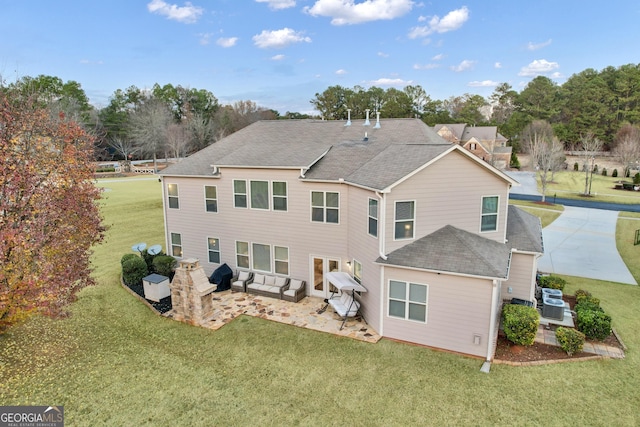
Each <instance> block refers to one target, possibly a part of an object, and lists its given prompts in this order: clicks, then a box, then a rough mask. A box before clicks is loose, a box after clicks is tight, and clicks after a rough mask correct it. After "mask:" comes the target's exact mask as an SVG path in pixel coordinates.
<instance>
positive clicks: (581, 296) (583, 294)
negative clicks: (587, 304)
mask: <svg viewBox="0 0 640 427" xmlns="http://www.w3.org/2000/svg"><path fill="white" fill-rule="evenodd" d="M574 295H575V297H576V304H579V303H580V302H581V301H583V300H585V299H587V298H591V297H592V295H591V292H589V291H586V290H584V289H578V290H577V291H576V292H575V294H574Z"/></svg>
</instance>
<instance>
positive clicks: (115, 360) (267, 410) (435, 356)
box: [0, 180, 640, 426]
mask: <svg viewBox="0 0 640 427" xmlns="http://www.w3.org/2000/svg"><path fill="white" fill-rule="evenodd" d="M101 185H103V186H105V187H107V188H109V189H110V191H108V192H106V193H105V196H106V199H105V202H104V205H103V212H104V216H105V222H106V223H107V224H108V225H110V228H109V231H108V235H107V241H106V242H105V244H103V245H102V246H100V247H98V248H96V251H95V256H94V262H95V273H94V274H95V277H96V278H97V279H98V282H99V284H98V286H95V287H92V288H88V289H85V290H84V291H82V293H81V294H80V296H79V299H78V301H77V302H76V303H74V304H73V307H72V311H73V315H72V316H71V317H69V318H66V319H62V320H50V319H43V318H35V319H33V320H31V321H29V322H28V323H26V324H24V325H22V326H20V327H17V328H14V329H12V330H10V332H9V333H7V334H5V335H4V336H0V378H1V379H2V380H1V381H0V405H18V404H20V405H26V404H37V405H64V406H65V415H66V421H67V425H69V426H89V425H109V426H111V425H114V426H123V425H126V426H142V425H149V426H165V425H166V426H174V425H182V426H212V425H220V426H223V425H224V426H227V425H234V426H236V425H240V426H245V425H246V426H256V425H278V426H280V425H322V426H325V425H343V424H350V425H363V426H365V425H366V426H388V425H402V426H406V425H488V426H494V425H503V426H514V425H638V424H639V423H640V411H638V402H640V391H639V390H638V384H637V381H635V380H634V379H635V378H637V372H638V370H639V369H640V357H639V356H638V352H637V350H638V348H640V335H639V334H638V333H637V330H638V329H639V328H640V316H639V315H638V313H639V312H640V288H639V287H637V286H627V285H620V284H615V283H608V282H600V281H593V280H585V279H577V278H573V277H566V279H567V280H568V281H569V284H568V288H567V290H568V291H569V292H573V291H575V289H577V288H585V289H588V290H590V291H591V292H593V294H594V295H595V296H597V297H598V298H600V299H601V300H602V306H603V307H604V308H605V309H606V310H607V311H608V312H609V313H610V314H611V315H612V316H613V319H614V326H615V327H616V329H617V330H618V331H619V332H620V334H621V335H622V337H623V339H624V340H625V343H626V344H627V346H628V348H629V351H628V353H627V357H626V359H624V360H602V361H591V362H575V363H564V364H554V365H546V366H534V367H522V368H517V367H510V366H504V365H493V366H492V368H491V373H490V374H489V375H486V374H483V373H481V372H480V371H479V369H480V365H481V364H482V361H481V360H478V359H472V358H468V357H463V356H459V355H455V354H448V353H444V352H438V351H432V350H429V349H426V348H422V347H418V346H413V345H407V344H401V343H396V342H391V341H388V340H384V339H383V340H382V341H380V342H379V343H377V344H368V343H363V342H359V341H355V340H351V339H348V338H340V337H336V336H333V335H329V334H325V333H321V332H315V331H310V330H305V329H301V328H297V327H294V326H288V325H283V324H279V323H275V322H269V321H266V320H262V319H257V318H251V317H240V318H238V319H236V320H235V321H233V322H231V323H230V324H228V325H226V326H225V327H223V328H222V329H220V330H219V331H216V332H213V331H209V330H205V329H202V328H198V327H193V326H188V325H185V324H181V323H178V322H174V321H172V320H168V319H165V318H162V317H160V316H157V315H155V314H153V313H152V312H151V311H150V310H149V309H148V308H147V307H146V306H144V305H143V304H142V303H140V302H139V301H138V300H137V299H135V298H134V297H132V296H131V295H130V294H129V293H128V292H127V291H125V290H124V289H122V288H121V287H120V285H119V283H118V277H119V260H120V257H121V256H122V254H123V253H127V252H130V251H131V249H130V246H131V245H132V244H134V243H137V242H140V241H145V242H147V243H148V244H153V243H162V244H163V246H164V241H163V237H162V236H163V233H162V227H163V225H162V213H161V195H160V184H159V183H158V182H157V180H156V181H148V180H147V181H145V180H140V181H135V182H130V181H127V182H108V183H107V182H105V183H102V184H101ZM625 235H626V234H625ZM634 275H635V276H636V278H638V274H637V271H636V272H634ZM452 309H455V308H453V307H452Z"/></svg>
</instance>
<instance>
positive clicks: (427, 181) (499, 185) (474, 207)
mask: <svg viewBox="0 0 640 427" xmlns="http://www.w3.org/2000/svg"><path fill="white" fill-rule="evenodd" d="M508 191H509V186H508V183H507V182H505V181H504V180H503V179H502V178H500V177H498V176H496V175H495V174H493V173H492V172H490V171H489V170H487V169H485V168H482V167H478V165H477V164H476V163H475V162H474V161H473V160H471V159H469V158H467V157H465V156H464V155H463V154H461V153H458V152H452V153H451V154H450V155H448V156H446V157H444V158H442V159H440V160H438V161H437V162H435V163H434V164H432V165H430V166H428V167H427V168H425V169H424V170H422V171H420V172H419V173H417V174H415V175H414V176H412V177H411V178H409V179H408V180H406V181H404V182H402V183H401V184H399V185H397V186H396V187H394V188H393V189H392V191H391V193H389V194H388V195H387V198H388V201H387V207H386V217H387V234H386V243H387V244H386V249H385V252H386V253H390V252H392V251H393V250H395V249H397V248H399V247H402V246H404V245H405V244H407V243H410V242H412V241H413V240H398V241H394V215H395V212H394V209H395V203H394V202H396V201H403V200H415V201H416V223H415V238H416V239H418V238H420V237H423V236H426V235H428V234H431V233H433V232H434V231H436V230H438V229H440V228H442V227H444V226H445V225H453V226H454V227H457V228H460V229H463V230H466V231H469V232H471V233H476V234H480V235H482V236H483V237H486V238H488V239H493V240H495V241H498V242H501V243H504V240H505V230H506V215H507V205H508V199H509V197H508ZM483 196H499V207H498V230H497V231H495V232H485V233H480V220H481V211H482V197H483Z"/></svg>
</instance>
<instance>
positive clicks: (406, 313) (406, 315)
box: [386, 279, 429, 325]
mask: <svg viewBox="0 0 640 427" xmlns="http://www.w3.org/2000/svg"><path fill="white" fill-rule="evenodd" d="M391 282H402V283H404V284H405V285H406V290H405V299H404V300H402V301H403V302H404V303H405V310H404V317H397V316H391V315H390V314H389V301H391V300H393V301H400V300H398V299H395V298H391ZM411 284H413V285H420V286H424V287H426V288H427V302H426V303H425V304H423V303H421V302H415V301H413V304H420V305H424V307H425V308H424V322H423V321H422V320H415V319H409V288H410V286H409V285H411ZM386 305H387V306H386V316H387V317H388V318H390V319H396V320H404V321H406V322H413V323H418V324H420V325H426V324H427V323H429V285H427V284H426V283H415V282H411V281H408V280H395V279H389V280H388V281H387V303H386Z"/></svg>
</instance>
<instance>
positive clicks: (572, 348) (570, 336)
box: [556, 326, 585, 356]
mask: <svg viewBox="0 0 640 427" xmlns="http://www.w3.org/2000/svg"><path fill="white" fill-rule="evenodd" d="M584 338H585V336H584V334H583V333H582V332H580V331H576V330H575V329H573V328H564V327H562V326H560V327H558V328H557V329H556V339H557V340H558V344H560V348H562V349H563V350H564V351H565V352H566V353H567V354H568V355H569V356H573V355H574V354H576V353H580V352H581V351H582V347H583V346H584Z"/></svg>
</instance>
